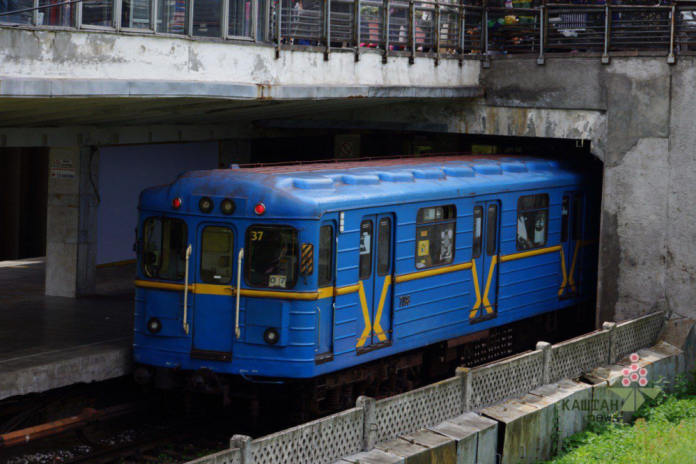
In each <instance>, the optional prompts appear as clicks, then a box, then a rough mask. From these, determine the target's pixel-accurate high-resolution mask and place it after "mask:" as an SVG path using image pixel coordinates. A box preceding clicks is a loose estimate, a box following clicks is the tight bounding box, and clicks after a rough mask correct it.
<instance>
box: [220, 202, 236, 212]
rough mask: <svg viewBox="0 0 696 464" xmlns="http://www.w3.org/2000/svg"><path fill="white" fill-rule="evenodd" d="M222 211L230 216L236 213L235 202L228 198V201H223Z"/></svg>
mask: <svg viewBox="0 0 696 464" xmlns="http://www.w3.org/2000/svg"><path fill="white" fill-rule="evenodd" d="M220 209H221V210H222V214H226V215H228V216H229V215H230V214H232V213H234V210H235V206H234V201H232V200H230V199H229V198H227V199H226V200H222V203H221V204H220Z"/></svg>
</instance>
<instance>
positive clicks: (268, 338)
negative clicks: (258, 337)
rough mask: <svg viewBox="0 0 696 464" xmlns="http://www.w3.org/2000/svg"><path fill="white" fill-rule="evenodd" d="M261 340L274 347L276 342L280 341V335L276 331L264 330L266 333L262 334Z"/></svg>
mask: <svg viewBox="0 0 696 464" xmlns="http://www.w3.org/2000/svg"><path fill="white" fill-rule="evenodd" d="M263 339H264V341H265V342H266V343H268V344H269V345H275V344H276V343H278V340H280V334H279V333H278V331H277V330H276V329H273V328H270V329H266V331H265V332H264V333H263Z"/></svg>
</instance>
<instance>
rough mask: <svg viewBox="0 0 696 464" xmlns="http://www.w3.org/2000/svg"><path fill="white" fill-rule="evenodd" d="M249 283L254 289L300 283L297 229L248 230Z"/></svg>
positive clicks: (255, 228)
mask: <svg viewBox="0 0 696 464" xmlns="http://www.w3.org/2000/svg"><path fill="white" fill-rule="evenodd" d="M247 250H249V254H248V256H249V258H248V259H247V265H246V276H245V277H246V281H247V283H248V284H249V285H250V286H252V287H268V288H281V289H283V288H293V287H294V286H295V283H297V253H298V245H297V230H296V229H295V228H293V227H289V226H263V225H255V226H251V227H249V229H248V230H247Z"/></svg>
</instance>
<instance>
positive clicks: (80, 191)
mask: <svg viewBox="0 0 696 464" xmlns="http://www.w3.org/2000/svg"><path fill="white" fill-rule="evenodd" d="M98 171H99V152H98V151H94V152H93V150H92V149H91V148H89V147H84V148H82V147H55V148H51V150H50V153H49V171H48V217H47V223H48V227H47V228H48V231H47V238H46V241H47V243H46V295H49V296H64V297H69V298H77V297H80V296H84V295H89V294H91V293H94V290H95V272H96V267H97V266H96V262H97V208H98V194H97V192H98V188H99V175H98Z"/></svg>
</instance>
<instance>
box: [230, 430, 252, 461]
mask: <svg viewBox="0 0 696 464" xmlns="http://www.w3.org/2000/svg"><path fill="white" fill-rule="evenodd" d="M251 445H252V438H251V437H248V436H246V435H234V436H233V437H232V439H231V440H230V449H235V448H236V449H239V457H240V461H241V463H242V464H253V463H254V458H253V456H252V454H251Z"/></svg>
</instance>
